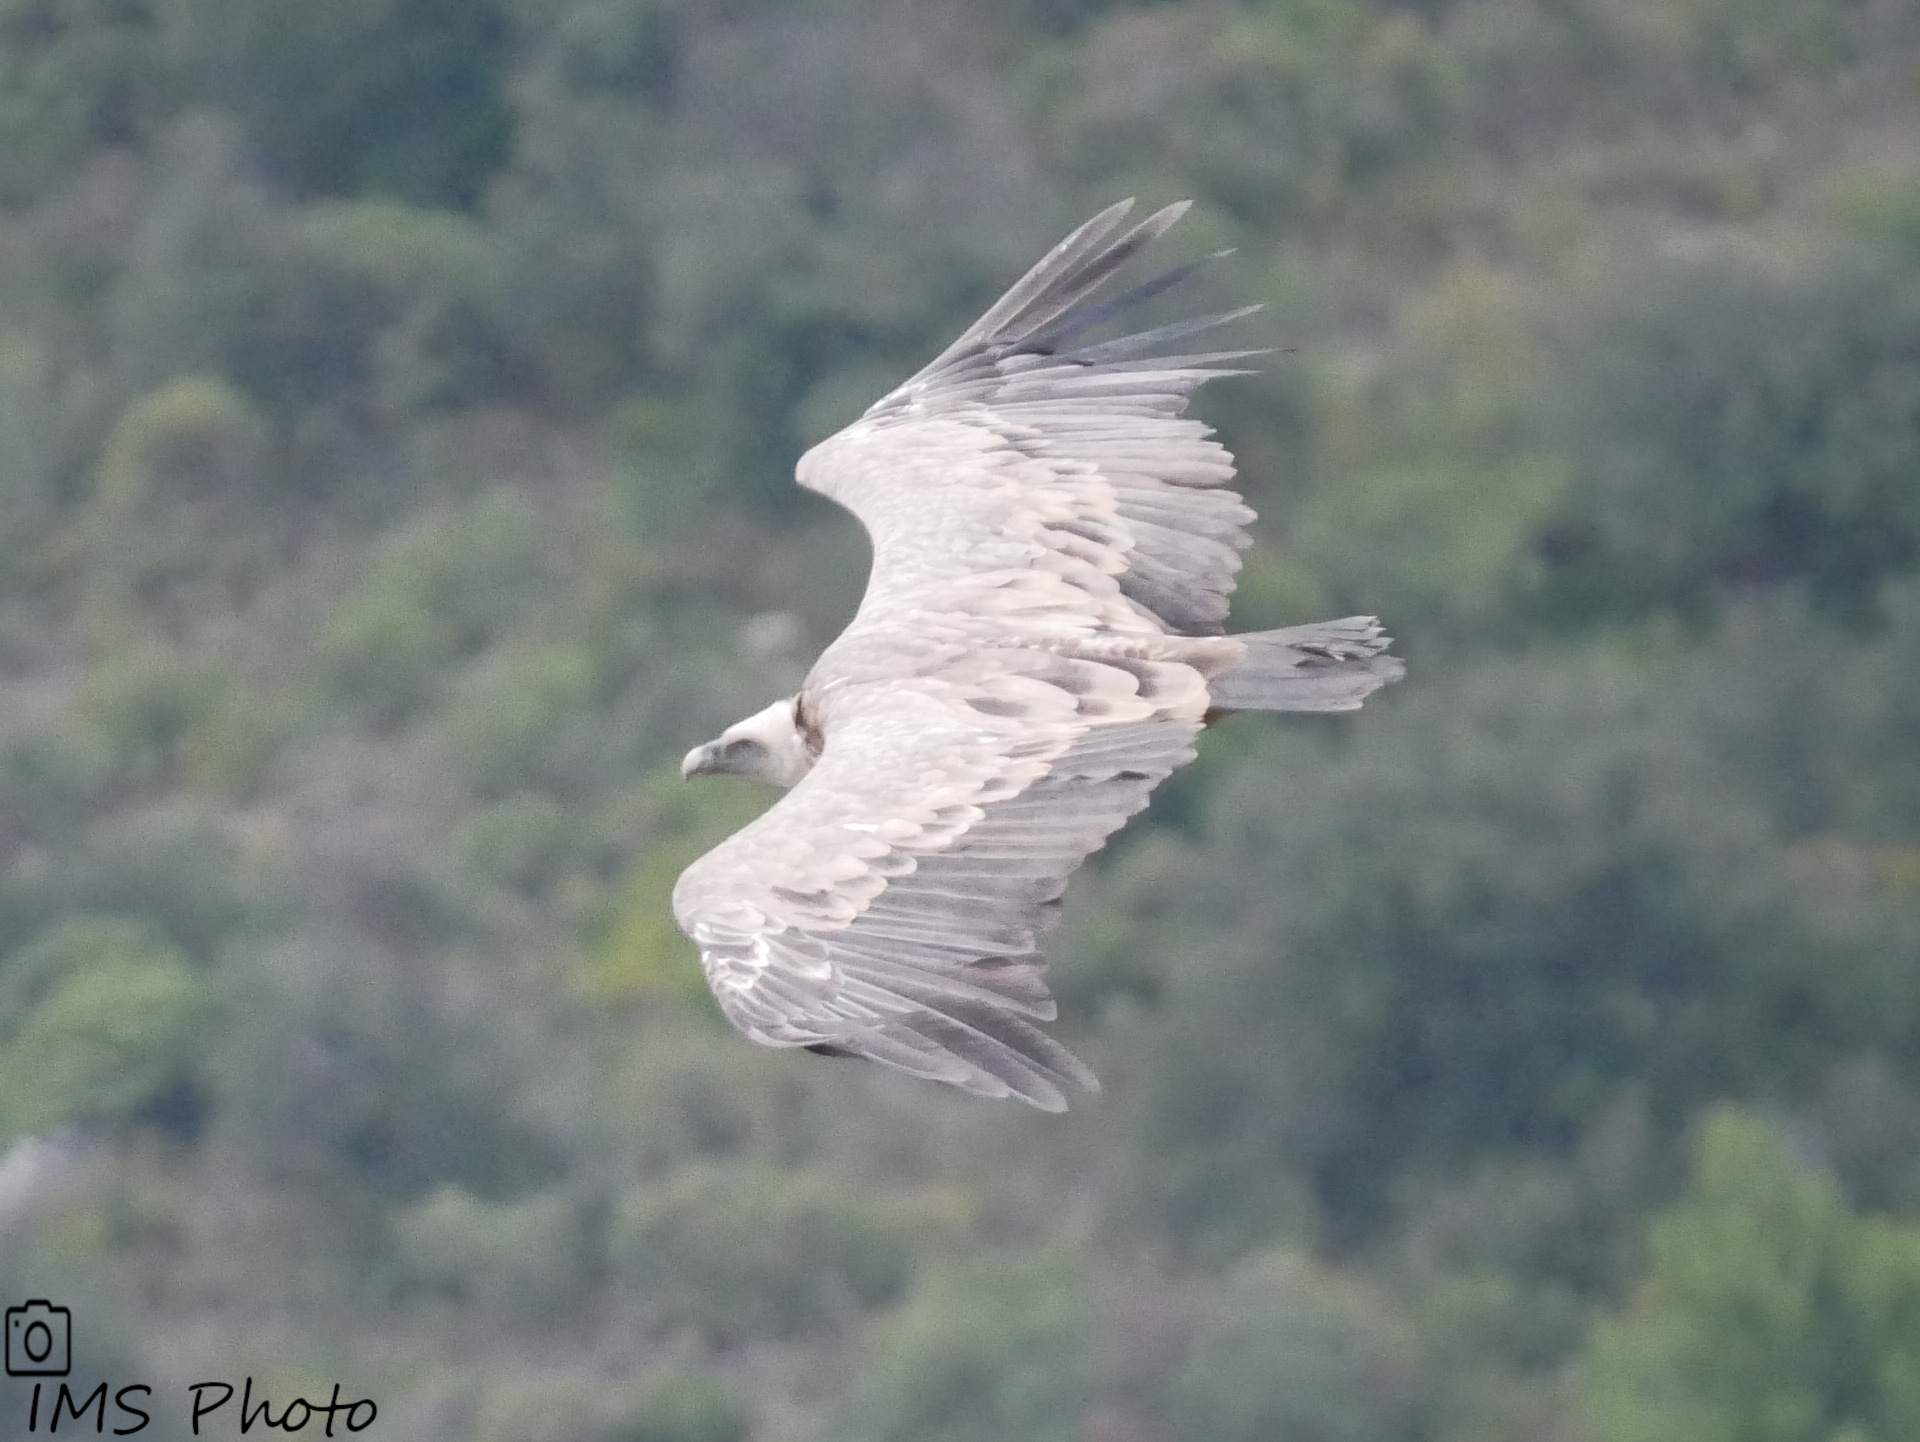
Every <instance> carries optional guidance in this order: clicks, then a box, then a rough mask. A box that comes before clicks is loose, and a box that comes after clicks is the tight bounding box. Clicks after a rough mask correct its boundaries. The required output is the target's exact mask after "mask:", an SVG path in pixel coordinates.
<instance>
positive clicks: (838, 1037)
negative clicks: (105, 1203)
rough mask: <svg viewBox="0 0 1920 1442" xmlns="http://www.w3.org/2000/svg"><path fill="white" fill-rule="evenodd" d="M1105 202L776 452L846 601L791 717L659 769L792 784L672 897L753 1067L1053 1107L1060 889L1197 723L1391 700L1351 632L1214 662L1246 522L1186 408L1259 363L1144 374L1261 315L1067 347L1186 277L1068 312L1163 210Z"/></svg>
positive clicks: (1060, 1063)
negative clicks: (832, 508)
mask: <svg viewBox="0 0 1920 1442" xmlns="http://www.w3.org/2000/svg"><path fill="white" fill-rule="evenodd" d="M1131 205H1132V202H1131V201H1126V202H1122V203H1121V204H1118V205H1115V206H1112V207H1111V208H1109V209H1107V210H1104V211H1102V212H1101V213H1100V214H1098V215H1096V216H1095V217H1093V219H1092V220H1090V221H1088V222H1087V223H1086V224H1085V225H1083V226H1081V227H1080V228H1079V229H1078V230H1076V231H1074V232H1073V234H1071V235H1069V236H1068V237H1067V238H1066V239H1065V240H1063V241H1061V242H1060V244H1059V245H1057V246H1055V247H1054V249H1053V251H1052V252H1051V253H1050V254H1049V255H1047V257H1046V258H1045V259H1044V260H1042V261H1041V262H1040V263H1039V264H1038V265H1036V266H1035V267H1034V268H1033V269H1032V270H1031V271H1029V272H1028V273H1027V275H1026V276H1025V277H1024V278H1023V279H1022V280H1021V281H1020V282H1019V284H1017V285H1015V286H1014V287H1013V289H1012V290H1010V291H1008V292H1007V293H1006V294H1005V295H1004V296H1002V297H1001V298H1000V300H999V301H998V302H996V303H995V304H994V306H993V307H992V308H991V309H990V310H988V311H987V313H986V314H985V315H983V316H982V317H981V318H980V319H979V320H978V321H977V322H975V323H974V324H973V325H972V326H971V327H969V328H968V330H967V331H966V333H965V334H964V335H962V336H961V337H960V338H959V339H958V340H956V341H955V342H954V343H953V344H952V345H950V346H948V347H947V349H946V350H945V351H943V352H942V353H941V354H940V355H939V356H938V357H937V358H936V359H935V360H934V361H933V362H932V364H930V365H928V366H927V367H926V368H925V369H924V370H922V371H921V372H920V373H919V374H918V375H916V376H914V377H913V378H912V379H911V380H909V381H908V382H907V383H906V384H905V385H903V386H901V387H900V388H899V389H898V390H896V391H894V392H892V393H891V394H890V395H888V396H885V397H884V398H882V399H881V400H880V401H879V402H878V403H877V404H875V405H874V406H873V407H872V408H871V409H869V410H868V411H867V412H866V414H865V415H863V416H862V417H861V418H860V419H859V420H857V421H855V422H854V423H853V424H852V425H850V426H848V427H847V428H846V429H845V430H843V431H841V432H840V433H839V434H838V435H836V436H833V437H832V438H830V439H828V440H826V441H823V442H821V443H820V444H819V445H817V446H815V447H814V448H813V449H812V450H810V451H808V452H807V453H806V454H805V455H804V456H803V457H801V460H800V464H799V467H798V472H797V474H798V479H799V482H800V484H801V485H803V486H805V487H807V488H808V489H809V490H813V491H818V492H819V493H820V494H821V495H824V496H829V497H831V498H832V499H833V500H835V501H838V502H839V503H840V504H841V505H842V506H844V507H846V508H847V509H848V510H849V511H851V512H853V514H854V515H855V516H856V517H858V518H859V520H860V522H861V524H862V525H864V526H865V527H866V530H867V534H868V536H869V537H870V538H871V540H872V543H873V569H872V573H871V575H870V577H869V579H868V582H867V589H866V595H865V597H864V599H863V600H862V601H861V603H860V609H859V611H858V613H857V614H856V615H855V616H854V618H853V620H852V622H850V623H849V624H848V626H847V628H846V630H845V631H843V632H842V633H841V635H840V637H839V639H838V640H836V641H834V642H833V644H832V645H830V646H828V647H827V649H826V650H825V652H823V653H822V654H821V656H820V659H819V660H818V661H817V662H816V663H815V665H814V667H813V670H812V671H811V672H810V673H809V674H808V676H807V678H806V681H805V683H804V684H803V685H802V686H801V688H800V691H799V693H798V694H797V695H794V696H789V697H787V698H786V699H785V700H783V701H776V702H775V703H774V704H773V705H771V706H769V707H767V708H766V709H765V710H764V711H761V712H759V713H758V714H756V715H753V716H750V717H748V718H747V719H746V720H744V721H740V722H737V723H736V724H734V725H732V726H730V727H728V728H727V729H726V730H725V731H723V732H721V734H720V736H719V737H718V739H716V740H714V741H711V742H708V743H707V744H706V745H704V746H701V747H698V748H696V749H695V750H694V751H692V752H691V753H689V754H688V756H687V758H686V760H685V762H684V763H683V764H682V768H681V769H682V770H683V771H684V772H685V774H687V775H688V776H697V775H703V774H706V773H710V772H734V773H738V774H742V775H746V776H753V777H758V778H759V779H761V780H764V781H769V782H772V783H773V784H775V785H777V786H783V787H787V788H790V789H789V790H788V791H787V794H786V795H785V796H784V797H782V798H781V799H780V800H779V801H777V802H776V803H775V804H774V805H773V806H772V807H771V808H770V809H769V810H768V811H767V812H766V813H765V814H764V815H762V816H761V817H760V818H759V819H758V820H757V821H754V822H753V823H751V824H750V825H748V826H746V827H744V828H743V829H742V830H740V831H739V832H737V833H736V834H734V835H733V836H731V837H730V838H728V839H727V840H726V841H723V842H721V843H720V845H718V846H716V847H715V848H714V849H713V850H712V851H710V852H708V853H707V854H706V855H705V856H703V857H701V858H700V859H699V860H698V861H696V862H694V863H693V865H691V866H689V867H688V868H687V870H686V872H685V874H683V875H682V876H681V878H680V881H679V884H678V885H677V886H675V888H674V893H673V912H674V917H675V919H676V920H677V921H678V922H679V924H680V927H681V929H682V930H683V931H685V932H686V933H687V935H688V936H690V937H691V938H692V939H693V941H694V943H695V944H696V945H697V946H698V947H699V948H700V958H701V962H702V964H703V966H704V968H705V971H706V976H707V981H708V982H709V984H710V985H711V986H712V988H713V992H714V995H715V996H716V997H718V998H719V1002H720V1006H721V1009H722V1010H723V1011H724V1012H725V1013H726V1015H727V1018H728V1019H729V1020H730V1021H732V1023H733V1024H734V1025H735V1026H736V1027H738V1028H739V1029H740V1030H741V1031H743V1032H745V1033H746V1034H747V1036H749V1037H750V1038H752V1039H753V1040H754V1041H757V1042H760V1043H762V1044H763V1045H766V1046H777V1047H805V1048H806V1049H808V1050H809V1051H816V1052H823V1053H826V1054H828V1055H833V1056H848V1055H851V1056H860V1057H867V1058H870V1059H871V1060H873V1061H877V1062H882V1063H884V1064H886V1065H887V1066H891V1067H897V1068H898V1069H900V1070H901V1071H904V1072H910V1073H912V1074H913V1075H915V1076H920V1077H929V1078H932V1079H933V1080H935V1081H942V1082H949V1083H951V1084H953V1085H954V1086H958V1087H962V1088H964V1089H966V1090H967V1091H970V1092H974V1093H977V1094H979V1095H981V1096H988V1097H1008V1096H1012V1097H1018V1098H1020V1099H1021V1100H1022V1101H1026V1102H1030V1103H1031V1104H1033V1105H1034V1106H1036V1107H1041V1108H1043V1109H1046V1110H1048V1111H1059V1110H1061V1109H1063V1108H1064V1107H1065V1106H1066V1098H1065V1095H1064V1090H1065V1088H1067V1087H1069V1086H1079V1087H1084V1088H1087V1089H1088V1090H1095V1089H1097V1087H1098V1083H1097V1082H1096V1081H1095V1079H1094V1077H1093V1074H1092V1073H1091V1072H1090V1071H1089V1070H1088V1069H1087V1068H1086V1066H1085V1065H1084V1064H1083V1063H1081V1062H1080V1061H1079V1059H1078V1058H1076V1057H1074V1056H1073V1055H1072V1054H1070V1053H1069V1052H1068V1051H1067V1050H1066V1048H1064V1047H1063V1046H1061V1045H1060V1044H1059V1043H1058V1042H1057V1041H1055V1040H1054V1039H1053V1038H1052V1037H1050V1036H1048V1035H1047V1034H1046V1033H1045V1032H1043V1031H1042V1030H1041V1029H1040V1026H1039V1025H1038V1024H1039V1023H1041V1022H1045V1021H1050V1020H1052V1019H1053V1017H1054V1015H1055V1007H1054V1002H1053V998H1052V997H1051V996H1050V995H1049V994H1048V991H1047V987H1046V983H1045V981H1044V980H1043V977H1042V973H1043V971H1044V969H1045V961H1044V959H1043V958H1042V956H1041V954H1040V951H1039V940H1040V937H1041V934H1042V933H1043V932H1045V931H1046V929H1047V928H1048V926H1049V925H1050V924H1051V923H1052V922H1053V920H1054V918H1055V915H1056V913H1057V911H1058V908H1059V899H1060V894H1061V891H1062V890H1063V889H1064V888H1065V886H1066V883H1067V878H1068V876H1069V875H1070V874H1071V873H1072V872H1073V870H1074V868H1075V867H1077V866H1079V865H1080V863H1081V862H1082V861H1083V860H1085V859H1086V857H1087V856H1088V855H1089V854H1090V853H1092V852H1093V851H1095V850H1097V849H1099V847H1100V846H1101V845H1102V844H1103V843H1104V842H1105V841H1106V839H1107V837H1108V836H1109V835H1111V834H1112V833H1113V832H1114V831H1115V830H1116V829H1117V828H1119V827H1120V826H1121V825H1123V824H1124V823H1125V822H1126V820H1127V818H1128V817H1130V816H1132V815H1133V814H1134V813H1135V812H1136V811H1138V810H1140V808H1141V807H1143V806H1145V805H1146V804H1147V797H1148V795H1149V794H1150V793H1151V792H1152V790H1153V788H1154V787H1155V786H1157V785H1158V784H1159V783H1160V782H1161V781H1162V780H1163V779H1165V777H1166V776H1167V775H1168V774H1169V773H1170V772H1172V771H1173V770H1174V769H1175V768H1176V767H1178V766H1181V765H1183V764H1185V763H1186V762H1187V761H1189V760H1191V759H1192V757H1193V754H1194V753H1193V741H1194V737H1195V736H1196V735H1198V734H1199V732H1200V729H1201V727H1203V726H1204V725H1205V724H1206V723H1207V720H1208V718H1209V716H1210V715H1212V714H1214V713H1218V712H1222V711H1238V710H1266V711H1350V710H1353V709H1354V708H1356V707H1358V706H1359V705H1360V703H1361V701H1362V700H1363V699H1364V698H1365V697H1366V696H1367V695H1368V694H1369V693H1371V692H1372V691H1374V690H1375V689H1377V688H1378V687H1380V686H1382V685H1384V684H1385V683H1386V682H1388V681H1392V680H1395V679H1397V678H1398V677H1399V676H1400V674H1401V672H1402V669H1403V668H1402V665H1401V663H1400V662H1399V661H1398V660H1397V659H1396V658H1394V657H1392V656H1389V655H1387V654H1385V653H1386V648H1387V645H1388V637H1386V636H1385V635H1383V634H1382V633H1381V630H1380V627H1379V625H1378V623H1377V622H1376V621H1375V620H1374V619H1373V618H1372V617H1370V616H1353V617H1348V618H1347V619H1345V620H1340V621H1327V622H1322V623H1320V624H1318V625H1311V626H1295V627H1291V628H1288V629H1286V630H1279V631H1259V632H1254V633H1251V634H1247V635H1239V636H1229V635H1226V634H1224V627H1223V625H1222V623H1223V622H1224V621H1225V619H1226V615H1227V594H1228V592H1229V591H1231V590H1232V589H1233V584H1234V573H1235V572H1236V571H1237V570H1238V569H1239V568H1240V554H1239V553H1240V551H1241V550H1242V549H1243V548H1244V547H1245V546H1246V545H1247V544H1248V537H1247V533H1246V529H1245V527H1246V525H1247V523H1248V522H1249V521H1251V520H1252V519H1253V512H1252V511H1251V510H1249V509H1248V508H1247V507H1246V506H1245V505H1243V504H1242V503H1241V500H1240V497H1239V496H1238V495H1236V494H1235V493H1234V492H1233V491H1231V490H1229V489H1228V488H1227V482H1228V481H1229V480H1231V479H1232V477H1233V459H1232V457H1231V456H1230V455H1228V453H1227V451H1226V450H1225V449H1224V448H1223V447H1222V446H1220V445H1219V444H1218V443H1217V442H1215V441H1213V440H1211V439H1209V436H1210V432H1209V431H1208V430H1207V428H1206V427H1204V426H1202V425H1201V424H1200V423H1199V422H1197V421H1194V420H1190V419H1183V418H1182V415H1181V412H1182V411H1183V410H1184V409H1185V408H1186V398H1187V393H1188V392H1189V391H1191V390H1193V388H1194V387H1196V386H1198V385H1199V384H1200V383H1201V382H1202V381H1205V380H1207V379H1209V378H1211V377H1213V376H1219V375H1235V374H1245V373H1246V372H1245V371H1243V370H1236V369H1234V368H1233V363H1234V362H1236V361H1240V360H1243V359H1245V358H1246V357H1248V356H1251V355H1257V354H1260V352H1257V351H1213V352H1208V353H1204V354H1166V353H1165V351H1166V350H1167V348H1169V347H1170V346H1172V345H1173V344H1174V343H1175V342H1178V341H1182V340H1184V339H1185V338H1186V337H1189V336H1192V335H1195V334H1198V333H1200V332H1203V331H1206V330H1210V329H1212V328H1213V327H1215V326H1217V325H1221V324H1224V323H1225V322H1227V321H1232V320H1237V319H1239V318H1240V317H1241V316H1244V315H1247V314H1249V313H1250V312H1251V311H1252V310H1254V309H1257V307H1252V306H1249V307H1246V308H1244V309H1241V310H1235V311H1229V312H1227V313H1225V314H1222V315H1210V316H1205V317H1201V318H1197V319H1192V320H1186V321H1181V322H1178V323H1176V324H1172V325H1165V326H1161V327H1160V328H1158V329H1156V330H1149V331H1145V332H1143V333H1140V334H1137V335H1129V336H1124V337H1122V338H1120V339H1118V340H1106V341H1094V342H1088V341H1087V340H1085V338H1084V337H1085V335H1086V332H1087V331H1088V330H1089V329H1091V328H1092V327H1094V326H1096V325H1098V324H1100V323H1102V322H1104V321H1107V320H1109V319H1110V318H1112V317H1113V316H1115V315H1118V314H1120V313H1122V312H1123V311H1125V310H1127V309H1128V308H1129V307H1130V306H1133V305H1135V304H1137V303H1139V302H1141V301H1144V300H1146V299H1149V298H1150V297H1152V296H1155V295H1158V294H1159V293H1160V292H1162V291H1164V290H1165V289H1167V288H1168V287H1169V286H1170V285H1172V284H1173V283H1175V282H1176V281H1178V280H1180V279H1181V278H1183V277H1184V276H1185V275H1186V274H1188V273H1189V272H1190V271H1191V270H1192V269H1193V266H1192V265H1188V266H1183V267H1181V268H1179V269H1177V270H1175V271H1173V272H1172V273H1171V274H1169V275H1166V276H1162V277H1161V278H1159V279H1157V280H1153V281H1149V282H1147V283H1146V284H1144V285H1142V286H1140V287H1138V288H1137V289H1135V290H1133V291H1131V292H1129V293H1127V294H1125V295H1122V296H1120V297H1119V298H1118V299H1116V300H1112V301H1108V302H1106V303H1104V304H1092V303H1090V298H1091V297H1092V296H1093V294H1094V292H1095V291H1096V290H1098V289H1099V288H1100V286H1101V285H1102V284H1103V283H1104V282H1106V281H1107V280H1108V279H1110V278H1111V277H1112V276H1113V274H1114V272H1116V271H1117V270H1119V269H1120V267H1121V266H1122V265H1123V264H1124V263H1125V262H1126V261H1127V260H1129V259H1130V258H1131V257H1132V256H1133V255H1134V254H1135V253H1136V252H1138V251H1140V250H1141V249H1143V248H1144V247H1145V246H1146V245H1147V244H1148V243H1149V242H1151V241H1153V240H1154V239H1156V238H1157V237H1159V236H1160V235H1161V234H1162V233H1163V232H1164V231H1166V230H1167V228H1168V227H1169V226H1171V225H1172V224H1173V223H1174V221H1176V220H1177V219H1179V217H1180V215H1181V213H1182V212H1183V211H1184V210H1185V209H1186V207H1185V206H1184V205H1174V206H1169V207H1167V208H1166V209H1165V210H1162V211H1160V212H1158V213H1157V214H1155V215H1151V216H1149V217H1148V218H1147V219H1145V220H1143V221H1141V222H1139V223H1138V224H1136V225H1134V226H1132V227H1131V228H1124V227H1125V220H1126V216H1127V212H1128V210H1129V209H1130V207H1131Z"/></svg>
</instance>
